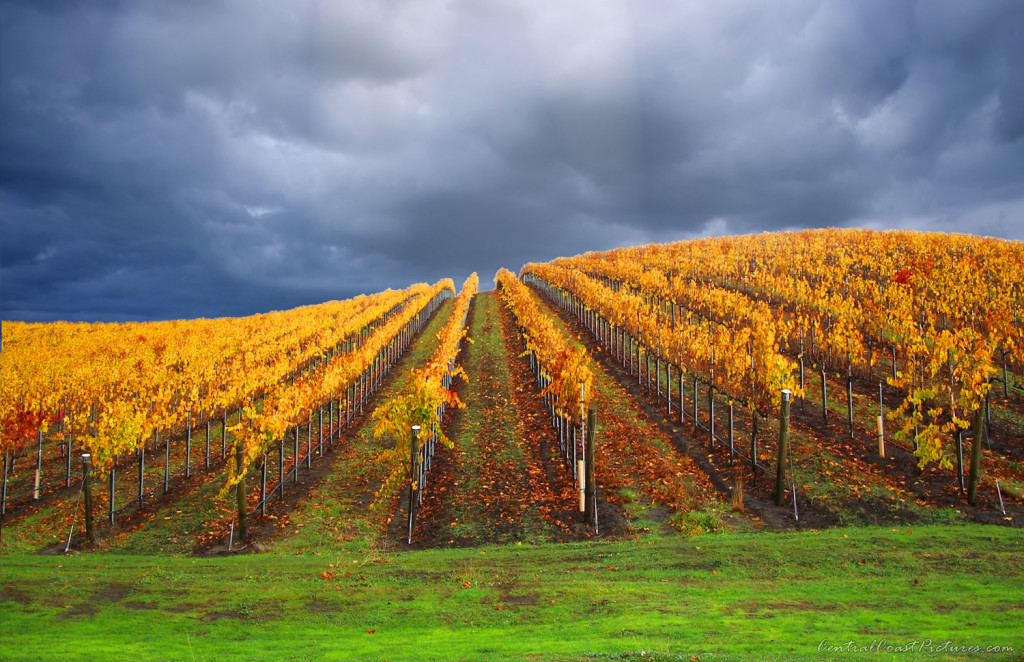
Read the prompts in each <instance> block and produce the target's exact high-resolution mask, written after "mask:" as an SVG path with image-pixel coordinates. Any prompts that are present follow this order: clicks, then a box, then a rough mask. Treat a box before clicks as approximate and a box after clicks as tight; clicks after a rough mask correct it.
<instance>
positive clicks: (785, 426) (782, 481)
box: [775, 389, 791, 506]
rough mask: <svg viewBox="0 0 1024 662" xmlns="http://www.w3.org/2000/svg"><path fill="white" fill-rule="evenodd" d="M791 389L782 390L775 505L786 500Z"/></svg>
mask: <svg viewBox="0 0 1024 662" xmlns="http://www.w3.org/2000/svg"><path fill="white" fill-rule="evenodd" d="M790 395H791V392H790V390H789V389H783V390H782V411H781V412H780V414H779V457H778V466H777V470H776V474H775V505H776V506H781V505H782V504H783V503H784V502H785V499H786V452H787V446H788V445H789V396H790Z"/></svg>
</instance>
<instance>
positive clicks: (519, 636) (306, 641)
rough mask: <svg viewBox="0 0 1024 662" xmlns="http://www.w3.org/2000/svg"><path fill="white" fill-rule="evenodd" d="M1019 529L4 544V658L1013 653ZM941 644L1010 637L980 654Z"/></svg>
mask: <svg viewBox="0 0 1024 662" xmlns="http://www.w3.org/2000/svg"><path fill="white" fill-rule="evenodd" d="M1022 555H1024V548H1022V539H1021V536H1020V534H1019V532H1017V531H1015V530H1012V529H1007V528H996V527H989V526H982V525H967V526H955V527H924V528H920V529H899V530H891V529H888V528H853V529H832V530H827V531H817V532H802V533H761V534H751V533H740V534H722V535H713V536H703V537H698V538H681V537H664V536H656V535H651V536H648V537H641V538H639V539H633V540H619V541H587V542H579V543H551V544H543V545H537V546H534V545H530V544H518V545H517V544H511V545H506V546H500V547H481V548H459V549H438V550H426V551H416V552H408V553H404V552H393V553H390V554H381V553H379V552H369V551H367V550H365V549H364V550H359V551H345V550H343V549H341V548H340V547H337V546H324V547H322V548H316V549H309V550H307V551H306V552H305V553H304V554H301V555H296V554H289V553H283V552H282V553H268V554H257V555H245V556H233V557H221V558H205V559H200V558H191V557H181V556H170V557H168V556H127V555H121V554H113V553H95V554H82V555H77V556H72V557H47V556H36V555H10V556H7V557H6V558H4V559H3V569H2V573H0V576H2V579H0V601H2V604H0V609H2V612H0V613H2V614H3V616H2V617H0V658H2V659H4V660H103V659H133V660H140V661H141V660H227V659H231V660H319V659H366V660H415V659H436V660H459V659H487V660H493V659H542V660H549V659H568V660H577V659H580V660H582V659H611V658H616V659H618V658H621V657H629V656H638V657H640V656H645V657H646V658H648V659H663V660H669V659H670V660H675V659H680V660H690V659H694V658H697V659H702V660H740V659H764V660H773V659H836V658H838V657H840V654H839V653H836V652H833V653H831V654H829V653H827V652H822V651H819V646H820V645H822V642H823V641H827V642H830V643H831V644H833V645H846V642H851V641H852V642H853V644H854V645H856V646H870V645H871V643H872V641H875V642H876V645H877V642H879V641H881V640H884V641H885V642H887V643H886V644H885V645H891V646H902V645H906V644H909V643H911V642H913V641H918V642H927V641H931V642H933V645H934V647H938V646H940V644H942V643H943V642H947V641H948V642H951V644H947V648H946V650H945V651H940V650H936V649H928V648H921V649H918V650H916V651H913V652H909V653H901V652H892V653H883V654H867V653H865V654H862V655H853V654H846V655H843V657H851V658H853V659H858V658H859V659H920V660H933V659H993V660H995V659H999V660H1008V659H1020V656H1021V655H1022V653H1024V634H1022V630H1021V628H1020V623H1021V622H1022V621H1024V569H1022V567H1021V563H1020V559H1021V558H1022ZM949 645H955V646H982V647H986V646H1010V647H1013V651H1012V652H1009V651H1005V650H1004V651H1002V652H1000V653H990V654H986V655H981V656H979V655H974V654H963V655H959V654H955V653H951V651H950V649H949V648H948V646H949Z"/></svg>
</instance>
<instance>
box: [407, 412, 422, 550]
mask: <svg viewBox="0 0 1024 662" xmlns="http://www.w3.org/2000/svg"><path fill="white" fill-rule="evenodd" d="M419 436H420V426H418V425H414V426H412V442H411V443H410V444H409V538H408V540H407V544H409V545H411V544H412V523H413V509H414V508H415V507H416V487H417V486H416V478H417V476H418V475H419V471H418V470H417V467H416V455H417V451H418V450H419Z"/></svg>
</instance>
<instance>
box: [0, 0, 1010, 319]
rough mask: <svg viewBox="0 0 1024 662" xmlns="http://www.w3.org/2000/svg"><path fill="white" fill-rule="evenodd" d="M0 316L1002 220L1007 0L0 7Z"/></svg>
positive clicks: (231, 305) (398, 281)
mask: <svg viewBox="0 0 1024 662" xmlns="http://www.w3.org/2000/svg"><path fill="white" fill-rule="evenodd" d="M0 25H2V26H3V27H2V28H0V30H2V33H0V67H2V70H0V72H2V81H0V119H2V124H0V258H2V264H0V267H2V287H3V291H2V295H3V298H2V313H3V317H4V318H5V319H58V318H71V319H152V318H163V317H194V316H213V315H226V314H247V313H251V312H257V311H262V310H267V309H271V308H283V307H290V306H295V305H300V304H304V303H313V302H318V301H322V300H325V299H329V298H338V297H346V296H351V295H352V294H355V293H357V292H364V291H375V290H379V289H382V288H384V287H400V286H404V285H406V284H408V283H410V282H413V281H416V280H435V279H437V278H439V277H442V276H446V275H451V276H453V277H455V278H457V279H461V278H463V277H464V276H465V275H467V274H468V273H469V272H470V271H472V270H476V271H478V272H480V274H481V277H482V279H483V280H484V282H485V283H486V282H487V281H488V280H489V277H490V276H491V275H492V274H493V272H494V270H495V269H496V268H498V267H499V266H506V267H509V268H513V269H515V268H517V267H518V266H519V265H520V264H522V263H523V262H526V261H531V260H547V259H551V258H553V257H555V256H557V255H565V254H573V253H577V252H581V251H585V250H590V249H603V248H610V247H613V246H617V245H624V244H632V243H639V242H646V241H667V240H673V239H683V238H688V237H693V236H699V235H702V234H712V233H713V234H723V233H737V232H756V231H762V230H776V229H784V228H798V227H821V226H830V225H833V226H842V225H867V226H870V227H878V228H884V227H906V228H918V229H938V230H964V229H970V230H971V231H973V232H978V233H982V234H992V235H996V236H1003V237H1010V238H1017V239H1022V238H1024V178H1022V177H1021V176H1020V174H1019V173H1021V172H1024V140H1022V138H1024V76H1022V75H1021V73H1020V67H1019V63H1020V62H1022V61H1024V35H1022V34H1021V30H1022V27H1021V26H1024V5H1021V4H1020V3H1018V2H1014V1H1013V0H1007V1H1005V2H996V1H984V2H970V3H966V2H954V1H949V2H924V3H913V2H892V1H890V0H876V1H874V2H871V1H864V2H856V3H851V2H839V1H836V2H817V1H811V0H792V1H790V2H780V3H762V2H753V1H751V2H730V3H706V2H682V3H680V2H675V1H672V2H669V1H668V0H661V1H655V2H651V3H646V4H644V5H638V4H636V3H627V2H624V1H621V0H619V1H611V0H609V1H605V2H582V1H581V2H562V3H541V2H527V1H525V0H524V1H522V2H515V1H511V0H509V1H504V0H489V1H484V2H479V1H477V2H444V1H442V0H436V1H433V0H417V1H416V2H412V1H401V0H392V1H383V0H378V1H370V0H362V1H352V2H342V3H320V2H298V3H275V2H269V1H267V2H255V3H254V2H216V3H182V2H155V3H113V2H111V3H103V2H92V3H78V2H67V3H60V2H46V3H29V2H5V3H0Z"/></svg>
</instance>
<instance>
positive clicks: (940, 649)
mask: <svg viewBox="0 0 1024 662" xmlns="http://www.w3.org/2000/svg"><path fill="white" fill-rule="evenodd" d="M818 652H819V653H939V654H947V655H948V654H964V653H968V654H969V653H980V654H984V653H1012V652H1014V650H1013V646H988V645H980V644H958V643H954V642H953V641H952V640H949V639H947V640H944V641H936V640H934V639H911V640H909V641H905V642H902V643H892V642H890V641H889V640H887V639H872V640H871V641H870V642H869V643H862V642H856V641H853V640H852V639H850V640H846V641H831V640H829V639H822V640H821V641H820V642H818Z"/></svg>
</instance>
